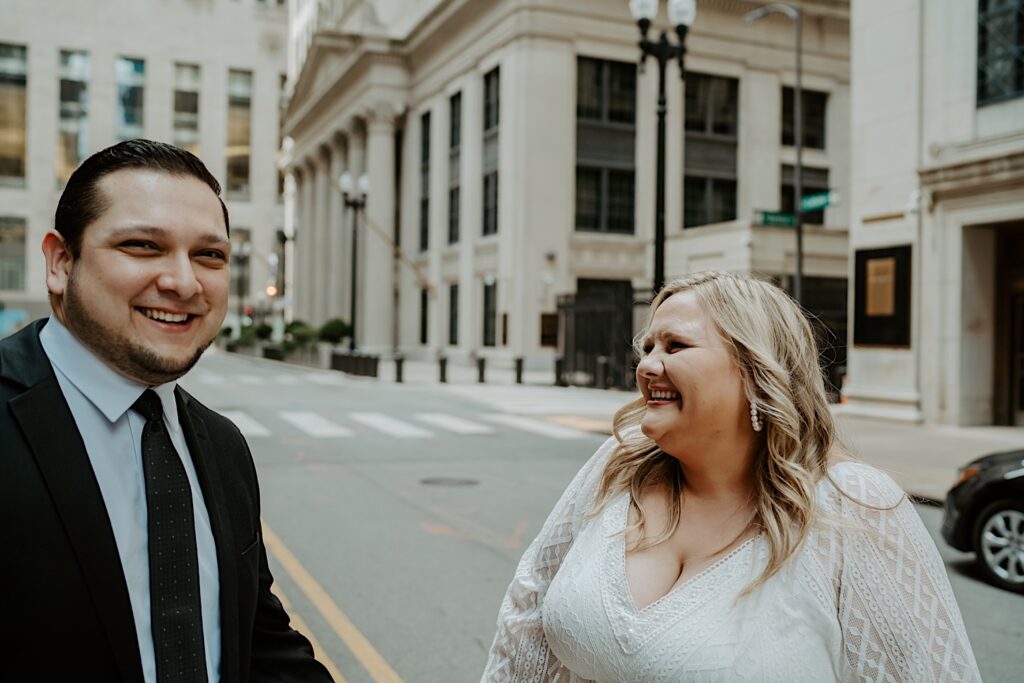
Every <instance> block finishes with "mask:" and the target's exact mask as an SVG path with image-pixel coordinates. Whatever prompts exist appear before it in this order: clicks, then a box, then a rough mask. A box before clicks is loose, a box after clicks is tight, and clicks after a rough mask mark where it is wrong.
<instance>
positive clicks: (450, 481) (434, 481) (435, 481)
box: [420, 477, 480, 486]
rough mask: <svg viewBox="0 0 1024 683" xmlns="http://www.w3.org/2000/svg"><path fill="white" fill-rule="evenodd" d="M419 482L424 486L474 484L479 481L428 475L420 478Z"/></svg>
mask: <svg viewBox="0 0 1024 683" xmlns="http://www.w3.org/2000/svg"><path fill="white" fill-rule="evenodd" d="M420 483H421V484H423V485H424V486H476V485H477V484H479V483H480V482H479V481H477V480H476V479H466V478H462V477H428V478H426V479H420Z"/></svg>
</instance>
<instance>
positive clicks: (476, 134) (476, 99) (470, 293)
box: [459, 72, 501, 353]
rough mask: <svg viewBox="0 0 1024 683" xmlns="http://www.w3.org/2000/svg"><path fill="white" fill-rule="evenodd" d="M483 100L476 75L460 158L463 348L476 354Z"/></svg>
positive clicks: (467, 96) (467, 90)
mask: <svg viewBox="0 0 1024 683" xmlns="http://www.w3.org/2000/svg"><path fill="white" fill-rule="evenodd" d="M483 99H484V93H483V73H482V72H474V73H473V74H471V75H470V77H469V78H467V79H466V85H465V87H463V89H462V138H461V150H460V156H459V160H460V162H461V164H462V174H461V180H460V182H459V188H460V189H459V200H460V202H461V205H460V207H459V220H460V223H461V224H460V226H459V348H460V349H461V350H462V351H464V352H467V353H470V352H474V351H476V350H477V349H478V348H479V347H480V343H481V340H482V337H483V332H482V330H483V323H482V315H483V305H482V303H481V302H482V301H483V289H482V288H483V284H482V281H481V279H480V278H478V277H477V273H476V252H475V245H476V242H477V240H478V239H480V233H481V230H482V228H483V218H482V217H483V202H484V200H483V153H484V152H483V129H484V116H483V107H484V104H483ZM499 201H501V198H500V197H499Z"/></svg>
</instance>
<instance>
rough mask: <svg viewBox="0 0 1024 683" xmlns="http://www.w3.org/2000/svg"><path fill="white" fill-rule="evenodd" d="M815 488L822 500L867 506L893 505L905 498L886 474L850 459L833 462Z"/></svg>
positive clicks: (902, 492)
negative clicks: (844, 501)
mask: <svg viewBox="0 0 1024 683" xmlns="http://www.w3.org/2000/svg"><path fill="white" fill-rule="evenodd" d="M818 489H819V493H821V494H823V495H824V497H825V499H826V500H831V501H836V502H839V501H840V499H846V500H849V501H852V502H854V503H860V504H861V505H863V506H866V507H871V508H883V509H884V508H893V507H895V506H896V505H899V503H900V502H901V501H902V500H903V499H904V498H905V497H906V494H905V493H904V491H903V489H902V488H901V487H900V485H899V484H897V483H896V481H895V480H894V479H893V478H892V477H891V476H890V475H889V474H888V473H886V472H884V471H883V470H880V469H879V468H877V467H874V466H873V465H869V464H867V463H866V462H861V461H859V460H856V459H854V458H842V459H839V460H836V461H835V462H833V463H832V464H831V465H830V466H829V468H828V472H827V474H826V476H823V477H822V478H821V481H820V482H819V484H818Z"/></svg>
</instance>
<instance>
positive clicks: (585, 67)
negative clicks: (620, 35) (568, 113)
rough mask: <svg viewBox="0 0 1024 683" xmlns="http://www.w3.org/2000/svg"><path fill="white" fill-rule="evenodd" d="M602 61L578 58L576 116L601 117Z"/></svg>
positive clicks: (585, 117)
mask: <svg viewBox="0 0 1024 683" xmlns="http://www.w3.org/2000/svg"><path fill="white" fill-rule="evenodd" d="M601 83H602V77H601V61H600V60H597V59H588V58H587V57H579V58H578V59H577V60H576V116H577V117H578V118H581V119H600V118H601V100H602V92H601Z"/></svg>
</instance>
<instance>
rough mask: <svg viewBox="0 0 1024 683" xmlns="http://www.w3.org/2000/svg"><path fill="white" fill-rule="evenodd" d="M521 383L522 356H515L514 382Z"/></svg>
mask: <svg viewBox="0 0 1024 683" xmlns="http://www.w3.org/2000/svg"><path fill="white" fill-rule="evenodd" d="M522 383H523V357H522V356H519V357H518V358H516V384H522Z"/></svg>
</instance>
